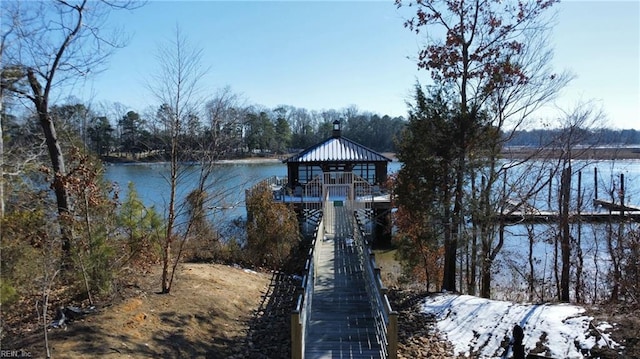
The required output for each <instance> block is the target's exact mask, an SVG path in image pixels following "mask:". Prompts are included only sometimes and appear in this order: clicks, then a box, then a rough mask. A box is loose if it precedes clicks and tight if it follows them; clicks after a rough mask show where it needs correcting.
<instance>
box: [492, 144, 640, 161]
mask: <svg viewBox="0 0 640 359" xmlns="http://www.w3.org/2000/svg"><path fill="white" fill-rule="evenodd" d="M560 155H562V150H560V149H537V148H532V147H506V148H504V149H503V151H502V156H503V157H504V158H508V159H524V158H528V157H533V158H558V157H560ZM571 157H572V159H576V160H640V145H639V146H636V147H621V148H613V147H611V148H609V147H593V148H574V149H572V156H571Z"/></svg>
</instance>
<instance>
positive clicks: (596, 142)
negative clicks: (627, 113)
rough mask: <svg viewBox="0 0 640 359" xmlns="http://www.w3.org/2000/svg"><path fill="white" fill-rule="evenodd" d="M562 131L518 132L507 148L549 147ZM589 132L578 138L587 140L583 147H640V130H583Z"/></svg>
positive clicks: (509, 141)
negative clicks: (551, 141)
mask: <svg viewBox="0 0 640 359" xmlns="http://www.w3.org/2000/svg"><path fill="white" fill-rule="evenodd" d="M562 131H563V130H562V129H540V130H530V131H516V132H515V133H514V134H513V136H512V138H510V139H509V140H508V141H507V142H506V145H507V146H530V147H544V146H549V145H550V143H549V141H550V140H552V139H553V138H559V137H560V135H561V133H562ZM583 131H585V132H587V134H586V135H585V136H576V137H577V138H585V139H586V140H585V143H581V145H593V146H629V145H640V131H638V130H633V129H631V130H613V129H599V130H592V131H588V130H583Z"/></svg>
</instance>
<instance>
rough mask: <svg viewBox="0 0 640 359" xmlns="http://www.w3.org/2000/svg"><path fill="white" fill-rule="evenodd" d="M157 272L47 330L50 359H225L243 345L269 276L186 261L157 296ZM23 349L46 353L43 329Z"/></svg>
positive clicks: (38, 354)
mask: <svg viewBox="0 0 640 359" xmlns="http://www.w3.org/2000/svg"><path fill="white" fill-rule="evenodd" d="M159 278H160V276H159V274H158V273H155V272H154V273H151V274H149V275H148V276H145V277H144V278H140V279H137V280H134V281H133V283H132V285H131V288H130V289H131V290H133V291H134V295H133V296H132V297H130V298H128V299H125V300H123V301H122V302H120V303H118V304H116V305H113V306H111V307H107V308H103V309H101V310H100V311H99V313H97V314H94V315H90V316H87V317H85V318H84V319H83V320H80V321H75V322H72V323H71V324H69V325H68V327H67V328H66V329H51V330H50V332H49V340H50V347H51V348H52V356H53V358H96V357H100V358H228V357H230V356H232V355H233V353H235V352H238V351H239V350H241V349H242V348H238V346H242V345H244V339H245V336H246V332H247V329H248V325H249V321H250V319H251V318H252V316H253V314H254V312H255V310H256V309H257V308H258V307H259V304H260V302H261V297H262V295H263V294H264V293H265V292H266V290H267V287H268V284H269V281H270V278H271V274H267V273H257V272H253V271H249V270H243V269H240V268H234V267H230V266H224V265H218V264H185V265H183V266H182V267H181V268H180V270H179V273H178V276H177V278H176V280H175V282H174V288H173V290H172V293H171V294H156V291H157V290H158V287H159V284H158V283H159ZM22 347H23V348H24V349H26V350H28V351H29V352H30V353H31V354H32V356H33V357H37V358H40V357H44V352H43V349H44V348H43V339H42V333H39V334H34V335H33V337H31V338H27V339H26V340H25V341H23V346H22ZM3 349H4V348H3Z"/></svg>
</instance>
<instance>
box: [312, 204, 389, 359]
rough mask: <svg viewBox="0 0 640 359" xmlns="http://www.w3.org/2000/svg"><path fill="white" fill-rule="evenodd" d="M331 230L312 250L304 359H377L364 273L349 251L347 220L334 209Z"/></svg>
mask: <svg viewBox="0 0 640 359" xmlns="http://www.w3.org/2000/svg"><path fill="white" fill-rule="evenodd" d="M332 209H333V210H332V211H329V212H330V213H331V215H332V217H333V221H330V223H331V228H327V231H328V233H327V234H326V236H325V239H324V240H322V241H321V243H317V244H316V250H317V251H318V258H317V262H316V264H315V265H316V267H315V268H316V280H315V284H314V287H313V297H312V299H311V316H310V318H309V322H308V327H307V333H306V340H305V358H306V359H316V358H323V359H324V358H369V359H377V358H381V357H382V354H381V347H380V340H378V337H377V335H376V331H375V322H374V318H373V314H372V306H371V305H372V304H371V301H370V299H369V297H368V296H367V290H366V284H365V279H364V271H363V268H362V264H361V262H360V260H359V258H358V254H357V251H356V249H355V248H354V246H353V239H352V238H353V237H352V236H353V225H352V221H351V216H352V214H351V213H349V211H348V210H347V209H346V207H334V208H332Z"/></svg>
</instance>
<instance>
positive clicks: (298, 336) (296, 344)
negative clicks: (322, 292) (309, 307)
mask: <svg viewBox="0 0 640 359" xmlns="http://www.w3.org/2000/svg"><path fill="white" fill-rule="evenodd" d="M302 358H304V353H303V352H302V325H301V324H300V312H299V311H298V310H294V311H293V312H292V313H291V359H302Z"/></svg>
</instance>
